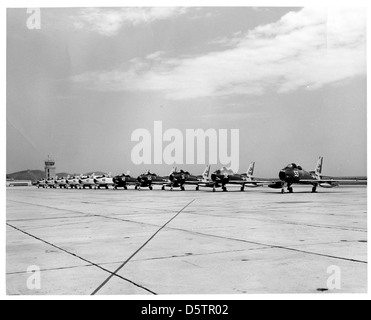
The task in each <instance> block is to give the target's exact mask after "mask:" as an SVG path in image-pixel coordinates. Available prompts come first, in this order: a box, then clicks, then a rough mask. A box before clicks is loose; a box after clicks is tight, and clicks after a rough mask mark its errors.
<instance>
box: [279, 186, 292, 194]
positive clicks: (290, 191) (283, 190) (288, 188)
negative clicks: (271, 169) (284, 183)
mask: <svg viewBox="0 0 371 320" xmlns="http://www.w3.org/2000/svg"><path fill="white" fill-rule="evenodd" d="M287 191H288V192H289V193H293V192H294V188H293V187H287ZM281 193H282V194H283V193H285V188H282V190H281Z"/></svg>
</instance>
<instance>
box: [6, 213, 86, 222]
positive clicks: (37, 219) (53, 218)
mask: <svg viewBox="0 0 371 320" xmlns="http://www.w3.org/2000/svg"><path fill="white" fill-rule="evenodd" d="M73 218H86V214H85V215H83V216H73V217H52V218H35V219H14V220H7V221H6V222H28V221H43V220H61V219H73Z"/></svg>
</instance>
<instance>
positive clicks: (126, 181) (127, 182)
mask: <svg viewBox="0 0 371 320" xmlns="http://www.w3.org/2000/svg"><path fill="white" fill-rule="evenodd" d="M112 180H113V183H114V186H113V188H114V189H115V190H117V189H118V188H124V189H125V190H127V189H128V186H134V187H135V190H137V189H138V185H139V182H138V178H134V177H132V176H131V175H130V171H128V172H127V173H126V174H125V173H123V174H122V175H120V176H116V177H114V178H113V179H112Z"/></svg>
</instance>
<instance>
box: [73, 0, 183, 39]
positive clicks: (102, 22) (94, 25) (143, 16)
mask: <svg viewBox="0 0 371 320" xmlns="http://www.w3.org/2000/svg"><path fill="white" fill-rule="evenodd" d="M186 11H187V8H181V7H153V8H144V7H143V8H120V9H105V8H88V9H82V10H81V11H80V14H78V15H77V16H75V17H73V20H74V25H75V27H76V28H77V29H87V30H90V31H94V32H97V33H99V34H101V35H104V36H114V35H116V34H117V32H118V31H119V30H120V29H121V28H122V27H124V26H125V25H134V26H137V25H140V24H146V23H152V22H155V21H157V20H167V19H171V18H173V17H176V16H179V15H181V14H184V13H185V12H186Z"/></svg>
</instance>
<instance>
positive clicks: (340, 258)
mask: <svg viewBox="0 0 371 320" xmlns="http://www.w3.org/2000/svg"><path fill="white" fill-rule="evenodd" d="M173 229H175V228H173ZM176 230H182V229H176ZM183 231H188V230H183ZM188 232H192V233H195V234H201V235H205V236H209V237H212V238H222V239H229V240H234V241H239V242H245V243H250V244H255V245H261V246H266V247H269V248H272V249H282V250H289V251H295V252H299V253H305V254H310V255H315V256H320V257H326V258H331V259H337V260H344V261H350V262H357V263H364V264H367V263H368V262H367V261H362V260H356V259H350V258H343V257H336V256H331V255H327V254H322V253H317V252H310V251H304V250H299V249H295V248H290V247H285V246H278V245H271V244H264V243H260V242H254V241H249V240H244V239H236V238H229V237H223V236H217V235H212V234H207V233H201V232H197V231H188Z"/></svg>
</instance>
